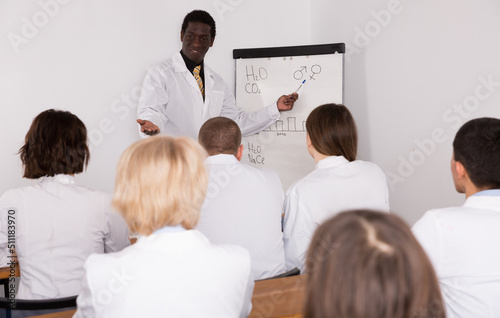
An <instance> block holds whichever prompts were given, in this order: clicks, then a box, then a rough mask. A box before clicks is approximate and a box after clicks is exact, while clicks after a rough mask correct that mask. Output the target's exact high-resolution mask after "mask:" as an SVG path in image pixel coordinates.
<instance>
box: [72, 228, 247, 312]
mask: <svg viewBox="0 0 500 318" xmlns="http://www.w3.org/2000/svg"><path fill="white" fill-rule="evenodd" d="M85 268H86V274H85V279H84V281H83V283H84V286H83V288H82V293H81V294H80V296H78V299H77V305H78V310H77V312H76V314H75V315H74V317H77V318H80V317H81V318H93V317H103V318H104V317H106V318H107V317H120V318H128V317H130V318H137V317H148V318H154V317H158V318H160V317H161V318H163V317H176V318H182V317H217V318H235V317H247V316H248V314H249V313H250V310H251V298H252V292H253V286H254V283H253V281H252V279H251V271H250V255H249V253H248V251H246V250H245V249H244V248H242V247H239V246H231V245H213V244H211V243H210V242H209V241H208V239H207V238H206V237H205V236H204V235H203V234H202V233H201V232H199V231H197V230H182V231H173V232H172V231H171V232H162V233H156V232H155V233H153V234H151V235H149V236H145V237H139V239H138V240H137V243H135V244H134V245H132V246H130V247H128V248H126V249H124V250H123V251H121V252H118V253H113V254H107V255H92V256H90V257H89V259H88V261H87V263H86V264H85Z"/></svg>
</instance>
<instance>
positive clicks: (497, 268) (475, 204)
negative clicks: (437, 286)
mask: <svg viewBox="0 0 500 318" xmlns="http://www.w3.org/2000/svg"><path fill="white" fill-rule="evenodd" d="M499 228H500V195H499V196H471V197H470V198H468V199H467V201H466V203H465V204H464V205H463V206H462V207H453V208H445V209H437V210H430V211H428V212H427V213H426V214H425V216H424V217H423V218H422V219H421V220H420V221H418V222H417V223H416V224H415V225H414V227H413V232H414V233H415V236H416V237H417V238H418V239H419V241H420V243H421V244H422V246H423V247H424V248H425V249H426V252H427V254H428V255H429V258H430V259H431V261H432V263H433V265H434V268H435V269H436V273H437V274H438V278H439V281H440V283H441V290H442V292H443V297H444V299H445V302H446V305H447V308H448V317H499V315H500V301H499V300H500V249H499V247H498V244H499V242H500V230H499Z"/></svg>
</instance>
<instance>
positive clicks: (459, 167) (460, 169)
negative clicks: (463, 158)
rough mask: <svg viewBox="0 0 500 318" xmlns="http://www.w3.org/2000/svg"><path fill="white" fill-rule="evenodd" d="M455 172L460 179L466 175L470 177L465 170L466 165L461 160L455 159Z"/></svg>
mask: <svg viewBox="0 0 500 318" xmlns="http://www.w3.org/2000/svg"><path fill="white" fill-rule="evenodd" d="M455 172H456V173H457V177H458V178H459V179H463V178H465V177H466V176H467V178H468V177H469V176H468V174H467V171H466V170H465V167H464V165H463V164H462V163H461V162H459V161H455Z"/></svg>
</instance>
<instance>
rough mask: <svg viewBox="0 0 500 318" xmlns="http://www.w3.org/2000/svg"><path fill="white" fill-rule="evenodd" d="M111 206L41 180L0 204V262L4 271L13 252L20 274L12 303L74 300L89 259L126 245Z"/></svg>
mask: <svg viewBox="0 0 500 318" xmlns="http://www.w3.org/2000/svg"><path fill="white" fill-rule="evenodd" d="M110 202H111V197H110V196H109V195H108V194H105V193H103V192H100V191H94V190H90V189H87V188H85V187H82V186H79V185H77V184H75V180H74V177H72V176H69V175H57V176H55V177H45V178H42V180H41V182H40V183H38V184H36V185H34V186H27V187H23V188H19V189H13V190H9V191H7V192H6V193H5V194H4V195H3V196H2V197H1V198H0V261H1V262H2V267H4V266H6V265H7V263H8V262H9V261H10V258H9V256H10V255H11V252H12V251H11V249H10V248H9V247H12V246H15V251H16V253H17V256H18V261H19V264H20V268H21V273H22V274H21V279H20V285H19V291H18V293H17V295H16V298H18V299H46V298H60V297H67V296H73V295H78V294H79V293H80V290H81V287H80V286H81V279H82V277H83V274H84V271H83V266H84V263H85V261H86V259H87V257H88V256H89V255H90V254H92V253H103V252H114V251H119V250H121V249H123V248H124V247H126V246H128V245H130V243H129V240H128V227H127V226H126V224H125V222H124V221H123V219H122V218H121V217H120V216H119V215H118V214H116V213H115V212H113V211H112V209H111V203H110ZM9 221H10V224H9Z"/></svg>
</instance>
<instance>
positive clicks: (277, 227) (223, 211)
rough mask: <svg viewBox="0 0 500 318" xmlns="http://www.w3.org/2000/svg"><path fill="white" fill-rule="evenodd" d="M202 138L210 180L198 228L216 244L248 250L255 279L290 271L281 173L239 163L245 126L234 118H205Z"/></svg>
mask: <svg viewBox="0 0 500 318" xmlns="http://www.w3.org/2000/svg"><path fill="white" fill-rule="evenodd" d="M198 139H199V141H200V144H201V145H202V146H203V147H204V148H205V149H206V151H207V152H208V155H209V157H208V158H207V159H206V160H205V164H206V166H207V169H208V172H209V185H208V190H207V195H206V199H205V203H204V205H203V207H202V210H201V214H200V221H199V223H198V226H197V229H198V230H200V231H201V232H202V233H203V234H205V235H206V236H207V237H208V239H209V240H210V242H212V243H214V244H235V245H240V246H243V247H245V248H246V249H248V251H249V252H250V256H251V259H252V273H253V278H254V279H262V278H267V277H271V276H274V275H277V274H281V273H283V272H285V255H284V249H283V235H282V232H281V214H282V207H283V199H284V193H283V187H282V185H281V181H280V179H279V177H278V174H277V173H276V172H274V171H271V170H261V169H257V168H254V167H251V166H249V165H246V164H242V163H240V160H241V156H242V154H243V145H241V131H240V128H239V127H238V125H237V124H236V123H235V122H234V121H233V120H231V119H229V118H226V117H215V118H212V119H209V120H208V121H206V122H205V124H203V126H202V127H201V129H200V133H199V137H198Z"/></svg>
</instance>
